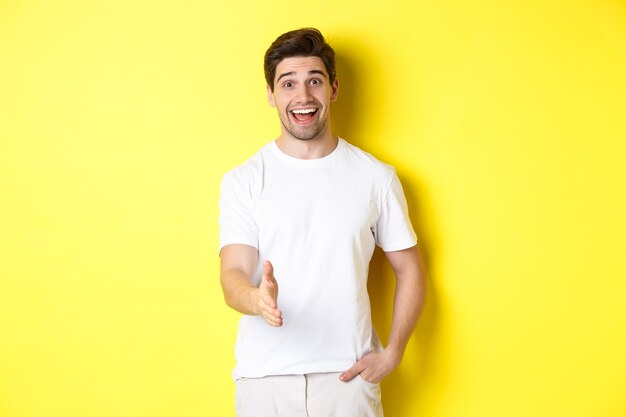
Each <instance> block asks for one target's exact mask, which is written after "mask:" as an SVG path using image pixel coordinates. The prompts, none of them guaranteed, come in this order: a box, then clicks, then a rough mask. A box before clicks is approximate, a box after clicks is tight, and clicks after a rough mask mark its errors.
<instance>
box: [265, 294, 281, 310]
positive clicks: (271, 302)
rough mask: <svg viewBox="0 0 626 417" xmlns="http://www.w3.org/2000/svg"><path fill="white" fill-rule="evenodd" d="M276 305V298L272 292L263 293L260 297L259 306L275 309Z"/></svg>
mask: <svg viewBox="0 0 626 417" xmlns="http://www.w3.org/2000/svg"><path fill="white" fill-rule="evenodd" d="M276 307H278V305H277V304H276V298H274V296H273V295H272V294H264V295H263V298H261V308H269V309H272V310H275V309H276Z"/></svg>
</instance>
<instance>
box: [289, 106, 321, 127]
mask: <svg viewBox="0 0 626 417" xmlns="http://www.w3.org/2000/svg"><path fill="white" fill-rule="evenodd" d="M289 113H291V116H292V117H293V118H294V119H295V120H296V123H298V124H307V123H309V122H310V121H311V120H313V118H314V117H315V115H316V114H317V108H315V107H306V108H302V109H293V110H289Z"/></svg>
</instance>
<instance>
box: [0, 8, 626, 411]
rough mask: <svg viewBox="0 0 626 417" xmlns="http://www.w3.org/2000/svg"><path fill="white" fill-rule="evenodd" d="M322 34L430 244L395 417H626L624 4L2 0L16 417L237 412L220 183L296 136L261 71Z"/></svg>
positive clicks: (342, 123) (388, 388)
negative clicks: (305, 34)
mask: <svg viewBox="0 0 626 417" xmlns="http://www.w3.org/2000/svg"><path fill="white" fill-rule="evenodd" d="M302 26H316V27H318V28H320V29H321V30H322V32H323V33H324V34H325V35H326V37H327V38H328V39H329V41H330V42H331V43H332V44H333V45H334V47H335V49H336V51H337V54H338V75H339V78H340V96H339V101H338V102H337V103H336V106H335V109H334V117H335V119H334V125H335V129H336V131H337V133H339V134H340V135H341V136H343V137H345V138H346V139H348V140H349V141H351V142H352V143H354V144H356V145H358V146H360V147H362V148H364V149H365V150H367V151H369V152H372V153H373V154H375V155H376V156H377V157H379V159H381V160H383V161H386V162H388V163H391V164H393V165H395V166H396V167H397V170H398V173H399V175H400V178H401V180H402V182H403V184H404V187H405V190H406V193H407V198H408V201H409V204H410V211H411V216H412V218H413V220H414V224H415V227H416V229H417V231H418V234H419V236H420V239H421V240H422V242H423V243H422V245H423V250H424V253H425V256H426V261H427V267H428V271H429V286H430V294H429V300H428V304H427V306H426V308H425V311H424V314H423V317H422V319H421V321H420V324H419V326H418V329H417V331H416V332H415V335H414V337H413V339H412V342H411V343H410V345H409V347H408V350H407V353H406V356H405V360H404V362H403V363H402V365H401V366H400V368H398V369H397V371H396V372H395V373H394V374H392V375H391V376H390V377H388V378H387V379H386V380H385V381H384V383H383V397H384V402H385V407H386V416H388V417H408V416H428V417H439V416H451V417H490V416H494V417H495V416H498V417H500V416H507V417H515V416H524V417H528V416H551V417H553V416H571V417H578V416H589V417H592V416H593V417H595V416H602V417H623V416H625V415H626V399H625V398H626V397H625V393H626V280H625V278H626V267H625V262H624V254H625V253H624V252H625V251H624V247H625V245H624V236H625V235H626V220H625V219H624V213H625V212H626V197H625V196H624V188H625V180H626V168H625V165H626V164H625V162H626V161H625V159H626V158H625V155H626V2H624V1H618V0H613V1H610V0H602V1H591V0H589V1H571V0H570V1H565V0H549V1H547V0H546V1H521V0H519V1H508V2H497V1H480V0H466V1H460V0H459V1H449V2H420V1H418V2H413V1H411V2H409V1H406V2H402V1H398V0H390V1H384V2H380V1H371V0H365V1H359V2H336V1H328V0H320V1H318V2H312V3H301V2H300V3H298V2H279V1H276V2H268V3H265V2H257V1H253V0H243V1H232V2H224V3H223V4H214V3H211V2H205V1H189V2H179V3H174V2H164V1H147V0H138V1H126V0H124V1H122V0H109V1H84V0H74V1H72V0H66V1H56V2H55V1H44V0H1V1H0V75H1V76H0V196H1V203H0V214H1V216H0V231H1V235H0V279H1V281H0V317H1V319H0V415H1V416H2V417H53V416H54V417H56V416H59V417H141V416H146V417H161V416H163V417H165V416H168V417H171V416H177V417H178V416H180V417H200V416H218V417H223V416H226V417H228V416H234V411H233V398H232V397H233V389H234V387H233V384H232V382H231V380H230V372H231V369H232V366H233V364H234V359H233V353H232V352H233V344H234V337H235V332H236V323H237V319H238V315H237V314H236V313H234V312H232V311H230V310H229V309H228V308H227V307H226V306H225V305H224V303H223V300H222V295H221V290H220V287H219V282H218V257H217V253H216V252H217V244H218V242H217V236H218V233H217V199H218V189H219V182H220V180H221V176H222V174H223V173H224V172H225V171H227V170H228V169H230V168H232V167H233V166H235V165H236V164H238V163H241V162H243V161H244V160H245V159H246V158H247V157H249V156H250V155H252V153H254V152H255V151H256V150H257V149H258V148H259V147H260V146H262V145H263V144H265V143H267V142H268V141H270V140H272V139H273V138H275V137H276V136H277V135H278V134H279V124H278V119H277V117H276V114H275V112H274V110H273V109H271V108H270V107H269V106H268V105H267V102H266V95H265V85H264V79H263V73H262V56H263V53H264V52H265V49H266V48H267V47H268V46H269V44H270V43H271V42H272V41H273V39H274V38H275V37H276V36H277V35H279V34H280V33H282V32H285V31H287V30H290V29H294V28H298V27H302ZM371 272H372V274H371V276H372V277H371V279H372V281H371V286H370V289H371V290H372V293H373V294H372V297H373V299H374V311H375V323H376V324H377V326H378V328H379V331H380V333H381V335H382V336H383V338H385V337H386V336H387V335H388V332H389V321H390V309H391V300H392V291H393V276H392V275H391V274H390V271H389V268H388V267H387V266H386V264H385V263H384V262H383V257H382V256H381V255H380V253H378V254H377V255H376V256H375V260H374V263H373V266H372V271H371Z"/></svg>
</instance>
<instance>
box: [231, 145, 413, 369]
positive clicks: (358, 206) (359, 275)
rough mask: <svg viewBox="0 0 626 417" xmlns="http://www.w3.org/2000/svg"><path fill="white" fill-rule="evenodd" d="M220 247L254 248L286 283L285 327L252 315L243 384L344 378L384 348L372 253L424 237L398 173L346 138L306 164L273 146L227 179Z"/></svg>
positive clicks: (242, 327)
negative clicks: (371, 287) (373, 308)
mask: <svg viewBox="0 0 626 417" xmlns="http://www.w3.org/2000/svg"><path fill="white" fill-rule="evenodd" d="M219 225H220V250H221V248H223V247H224V246H226V245H229V244H234V243H239V244H246V245H250V246H254V247H255V248H257V249H258V251H259V261H258V265H257V269H256V273H255V274H254V277H253V280H254V283H255V284H256V285H258V284H259V283H260V280H261V265H262V263H263V261H264V260H269V261H271V262H272V264H273V266H274V276H275V277H276V281H277V282H278V287H279V294H278V308H279V309H280V310H281V311H282V314H283V326H282V327H278V328H276V327H271V326H269V325H268V324H267V323H266V322H265V321H264V320H263V318H261V317H260V316H248V315H244V316H243V317H242V318H241V321H240V322H239V333H238V336H237V342H236V347H235V356H236V359H237V365H236V366H235V369H234V371H233V377H234V378H235V379H238V378H241V377H247V378H255V377H263V376H267V375H287V374H307V373H313V372H340V371H344V370H346V369H348V368H350V367H351V366H352V365H353V364H354V362H355V361H356V360H358V359H359V358H360V357H361V356H363V355H364V354H365V353H368V352H371V351H373V350H375V351H378V350H380V349H381V345H380V342H379V341H378V337H377V336H376V333H375V331H374V330H373V328H372V322H371V316H370V302H369V297H368V294H367V274H368V268H369V262H370V259H371V257H372V253H373V251H374V246H375V245H378V246H380V247H381V248H382V249H383V250H384V251H386V252H389V251H397V250H401V249H406V248H409V247H412V246H414V245H415V244H416V242H417V239H416V236H415V233H414V231H413V228H412V226H411V222H410V220H409V216H408V212H407V205H406V200H405V198H404V193H403V191H402V186H401V185H400V181H399V180H398V177H397V176H396V173H395V170H394V169H393V167H391V166H389V165H386V164H384V163H382V162H380V161H378V160H377V159H375V158H374V157H373V156H371V155H370V154H368V153H366V152H364V151H362V150H361V149H359V148H357V147H355V146H353V145H350V144H349V143H347V142H346V141H344V140H343V139H339V143H338V145H337V148H336V149H335V150H334V151H333V152H332V153H331V154H329V155H327V156H325V157H323V158H319V159H310V160H303V159H297V158H293V157H290V156H288V155H286V154H285V153H283V152H282V151H281V150H280V149H279V148H278V146H277V145H276V143H275V142H271V143H269V144H267V145H265V146H264V147H263V148H261V149H260V150H259V151H258V152H257V153H256V154H255V155H254V156H253V157H252V158H250V159H249V160H248V161H246V162H245V163H244V164H242V165H240V166H238V167H236V168H234V169H233V170H231V171H230V172H228V173H226V174H225V175H224V178H223V181H222V190H221V197H220V216H219Z"/></svg>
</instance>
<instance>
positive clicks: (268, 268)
mask: <svg viewBox="0 0 626 417" xmlns="http://www.w3.org/2000/svg"><path fill="white" fill-rule="evenodd" d="M263 276H264V277H271V278H274V266H273V265H272V263H271V262H270V261H265V262H263Z"/></svg>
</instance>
